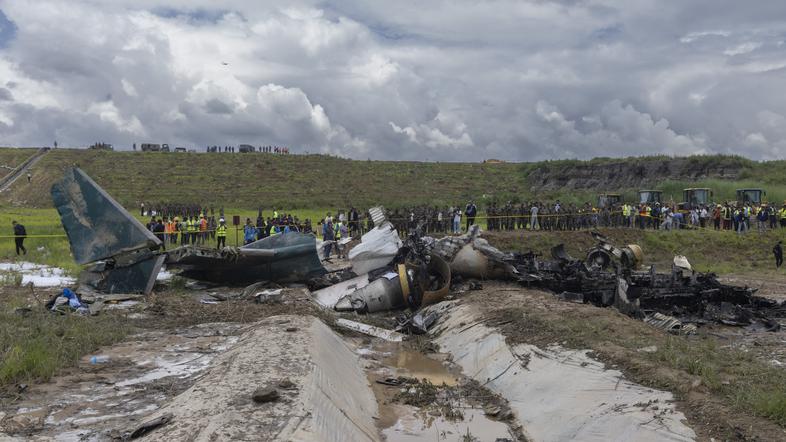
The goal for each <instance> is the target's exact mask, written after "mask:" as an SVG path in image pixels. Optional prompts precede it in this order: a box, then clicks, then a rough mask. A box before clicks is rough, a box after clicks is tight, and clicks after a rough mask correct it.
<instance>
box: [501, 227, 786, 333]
mask: <svg viewBox="0 0 786 442" xmlns="http://www.w3.org/2000/svg"><path fill="white" fill-rule="evenodd" d="M593 236H594V237H595V239H596V240H597V241H598V244H597V246H596V247H594V248H592V249H590V250H589V252H588V253H587V259H586V260H579V259H575V258H572V257H570V256H569V255H568V254H567V253H565V249H564V247H563V245H562V244H560V245H558V246H556V247H554V248H553V249H552V250H551V254H552V258H553V259H551V260H544V259H540V258H539V257H538V256H536V255H535V254H533V253H531V252H530V253H524V254H512V255H511V256H510V258H509V260H508V262H509V263H510V264H511V265H512V266H513V267H514V268H515V269H516V272H515V274H514V275H515V276H514V277H515V278H516V279H517V280H518V281H520V282H521V283H522V284H525V285H529V286H535V287H541V288H545V289H548V290H551V291H553V292H555V293H557V294H559V295H560V296H561V297H563V298H565V299H569V300H574V301H583V302H586V303H590V304H593V305H596V306H598V307H609V306H613V307H616V308H617V309H618V310H620V311H621V312H623V313H625V314H628V315H630V316H632V317H635V318H638V319H643V320H646V321H647V322H650V323H653V324H655V325H660V326H662V327H663V328H675V329H679V328H680V327H681V324H680V323H684V324H706V323H722V324H726V325H735V326H753V327H755V328H757V329H761V330H768V331H776V330H779V329H780V325H779V323H778V322H777V321H776V320H775V319H774V318H777V317H783V316H784V314H786V308H785V307H784V305H783V304H781V303H778V302H776V301H773V300H770V299H766V298H762V297H759V296H755V295H754V294H755V292H756V289H752V288H748V287H738V286H732V285H728V284H722V283H720V282H719V281H718V279H717V277H716V275H715V274H713V273H700V272H696V271H694V270H693V269H692V268H691V266H690V263H688V260H687V259H686V258H685V257H683V256H676V257H675V258H674V262H673V263H672V265H671V271H670V272H669V273H658V272H657V271H656V269H655V266H654V265H652V266H649V267H647V268H643V267H642V266H641V261H642V253H641V249H640V248H638V246H636V245H629V246H627V247H622V248H619V247H616V246H614V245H612V244H611V243H609V241H608V240H607V239H606V238H604V237H602V236H601V235H599V234H597V233H594V232H593ZM669 317H671V318H669ZM689 330H690V328H688V329H687V330H686V331H689Z"/></svg>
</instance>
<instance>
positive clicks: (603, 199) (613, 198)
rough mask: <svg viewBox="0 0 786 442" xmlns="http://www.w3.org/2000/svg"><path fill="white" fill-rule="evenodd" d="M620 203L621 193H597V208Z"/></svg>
mask: <svg viewBox="0 0 786 442" xmlns="http://www.w3.org/2000/svg"><path fill="white" fill-rule="evenodd" d="M620 204H622V195H620V194H619V193H601V194H600V195H598V208H599V209H604V208H606V207H614V206H619V205H620Z"/></svg>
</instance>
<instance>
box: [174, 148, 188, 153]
mask: <svg viewBox="0 0 786 442" xmlns="http://www.w3.org/2000/svg"><path fill="white" fill-rule="evenodd" d="M175 152H188V149H186V148H185V147H176V148H175Z"/></svg>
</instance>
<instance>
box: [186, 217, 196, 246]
mask: <svg viewBox="0 0 786 442" xmlns="http://www.w3.org/2000/svg"><path fill="white" fill-rule="evenodd" d="M186 229H188V238H189V240H190V241H191V244H196V240H197V223H196V221H195V220H194V217H193V216H191V217H189V218H188V222H187V223H186Z"/></svg>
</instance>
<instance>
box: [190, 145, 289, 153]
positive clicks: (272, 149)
mask: <svg viewBox="0 0 786 442" xmlns="http://www.w3.org/2000/svg"><path fill="white" fill-rule="evenodd" d="M205 152H208V153H217V152H229V153H235V152H259V153H277V154H282V155H288V154H289V148H288V147H284V146H259V147H257V146H251V145H248V144H244V145H241V146H239V147H237V148H236V147H235V146H223V147H222V146H207V147H206V148H205Z"/></svg>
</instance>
